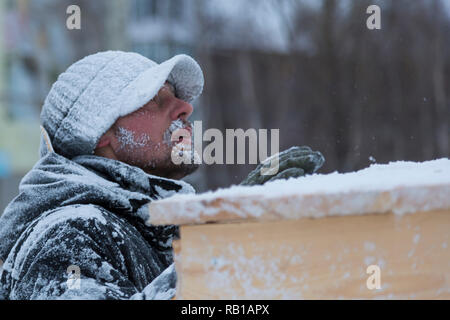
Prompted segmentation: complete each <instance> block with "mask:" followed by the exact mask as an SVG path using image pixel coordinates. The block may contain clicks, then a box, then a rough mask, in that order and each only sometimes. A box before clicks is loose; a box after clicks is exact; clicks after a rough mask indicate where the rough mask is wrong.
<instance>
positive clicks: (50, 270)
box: [0, 153, 194, 299]
mask: <svg viewBox="0 0 450 320" xmlns="http://www.w3.org/2000/svg"><path fill="white" fill-rule="evenodd" d="M19 191H20V193H19V195H18V196H17V197H16V198H15V199H14V200H13V201H12V202H11V203H10V205H9V206H8V207H7V208H6V210H5V212H4V214H3V215H2V216H1V217H0V259H2V260H3V261H4V265H3V270H2V271H1V274H0V298H3V299H129V298H130V297H132V296H133V295H135V294H137V293H140V292H142V291H143V290H144V289H145V287H146V286H147V285H149V284H150V283H151V282H152V281H153V280H154V279H155V278H156V277H157V276H158V275H160V274H161V273H162V272H163V271H164V270H165V269H166V268H167V267H168V266H170V264H171V263H172V261H173V258H172V249H171V241H172V238H173V237H174V236H176V234H177V227H176V226H163V227H157V226H147V225H146V224H145V221H147V219H148V210H147V208H146V205H147V204H148V203H149V202H150V201H152V200H155V199H160V198H163V197H167V196H171V195H172V194H175V193H177V192H178V193H191V192H194V191H193V189H192V187H191V186H190V185H188V184H186V183H184V182H182V181H175V180H170V179H164V178H160V177H155V176H151V175H147V174H145V173H144V172H143V171H142V170H140V169H139V168H136V167H132V166H128V165H126V164H124V163H122V162H119V161H114V160H110V159H105V158H100V157H96V156H80V157H77V158H75V159H73V160H68V159H66V158H64V157H61V156H59V155H57V154H55V153H51V154H49V155H47V156H46V157H44V158H43V159H41V160H40V161H39V162H38V163H37V164H36V165H35V167H34V168H33V169H32V170H31V171H30V172H29V173H28V174H27V175H26V176H25V177H24V179H23V180H22V182H21V185H20V188H19ZM72 272H75V275H74V274H73V273H72ZM77 274H79V275H80V276H79V278H80V281H77V276H76V275H77Z"/></svg>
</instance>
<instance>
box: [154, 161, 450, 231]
mask: <svg viewBox="0 0 450 320" xmlns="http://www.w3.org/2000/svg"><path fill="white" fill-rule="evenodd" d="M448 209H450V160H449V159H439V160H433V161H427V162H423V163H415V162H404V161H399V162H392V163H389V164H385V165H380V164H375V165H371V166H370V167H369V168H366V169H363V170H360V171H357V172H351V173H343V174H342V173H337V172H335V173H332V174H315V175H310V176H306V177H301V178H296V179H289V180H279V181H274V182H270V183H266V184H265V185H263V186H253V187H244V186H232V187H231V188H228V189H219V190H217V191H214V192H207V193H203V194H198V195H175V196H173V197H171V198H168V199H164V200H159V201H155V202H153V203H151V204H150V205H149V210H150V219H149V223H150V224H155V225H163V224H178V225H184V224H199V223H208V222H233V221H236V220H242V221H243V220H259V221H268V220H280V219H300V218H320V217H325V216H338V215H357V214H374V213H388V212H392V213H394V214H399V215H402V214H405V213H414V212H423V211H432V210H448Z"/></svg>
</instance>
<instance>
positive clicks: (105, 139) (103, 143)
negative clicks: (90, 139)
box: [96, 134, 111, 149]
mask: <svg viewBox="0 0 450 320" xmlns="http://www.w3.org/2000/svg"><path fill="white" fill-rule="evenodd" d="M110 144H111V139H110V137H109V135H108V134H105V135H103V136H102V137H101V138H100V140H99V141H98V143H97V147H96V149H100V148H104V147H106V146H109V145H110Z"/></svg>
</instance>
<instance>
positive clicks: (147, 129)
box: [118, 114, 165, 143]
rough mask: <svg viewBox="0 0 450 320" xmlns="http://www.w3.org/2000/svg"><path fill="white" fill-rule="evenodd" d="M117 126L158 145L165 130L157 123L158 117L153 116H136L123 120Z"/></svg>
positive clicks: (159, 122)
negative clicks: (147, 138)
mask: <svg viewBox="0 0 450 320" xmlns="http://www.w3.org/2000/svg"><path fill="white" fill-rule="evenodd" d="M124 120H125V121H123V122H122V123H118V125H119V126H122V127H124V128H126V129H127V130H130V131H133V132H134V133H135V134H136V136H141V137H142V136H146V137H149V138H150V139H151V140H152V141H153V142H155V143H158V142H160V141H162V139H163V133H164V131H165V128H164V127H163V126H162V125H161V121H158V117H157V116H156V115H153V114H136V116H135V117H130V118H128V119H124Z"/></svg>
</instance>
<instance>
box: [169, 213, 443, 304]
mask: <svg viewBox="0 0 450 320" xmlns="http://www.w3.org/2000/svg"><path fill="white" fill-rule="evenodd" d="M449 230H450V211H448V210H445V211H434V212H420V213H416V214H412V215H404V216H396V215H393V214H382V215H363V216H357V215H355V216H346V217H327V218H323V219H302V220H298V221H279V222H265V223H261V222H260V223H237V224H207V225H196V226H189V225H187V226H182V227H181V230H180V231H181V240H180V243H178V244H176V245H175V247H176V252H177V254H176V256H175V261H176V268H177V273H178V276H179V279H181V281H180V282H179V284H178V288H177V298H178V299H360V298H368V299H450V248H449V245H450V239H449V236H450V232H449ZM180 246H181V248H182V250H180ZM369 265H378V266H379V267H380V271H381V289H374V290H369V289H368V288H367V286H366V281H367V279H368V277H369V276H370V275H369V274H367V273H366V269H367V267H368V266H369Z"/></svg>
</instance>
